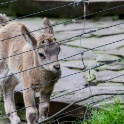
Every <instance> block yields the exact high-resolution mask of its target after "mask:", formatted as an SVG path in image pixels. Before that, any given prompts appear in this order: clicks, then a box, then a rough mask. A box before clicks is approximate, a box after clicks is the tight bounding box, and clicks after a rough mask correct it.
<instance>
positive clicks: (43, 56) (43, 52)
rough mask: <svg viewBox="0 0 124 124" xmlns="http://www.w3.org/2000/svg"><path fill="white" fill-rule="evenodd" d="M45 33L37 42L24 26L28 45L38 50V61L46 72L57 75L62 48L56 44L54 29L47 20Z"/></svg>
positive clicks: (45, 19)
mask: <svg viewBox="0 0 124 124" xmlns="http://www.w3.org/2000/svg"><path fill="white" fill-rule="evenodd" d="M43 25H44V33H43V34H42V35H41V36H40V37H38V39H37V40H36V39H35V38H34V36H33V34H32V33H28V32H29V30H28V29H27V28H26V27H25V26H24V27H22V31H23V33H24V38H25V40H26V41H27V43H28V44H29V45H30V46H31V47H32V48H33V49H36V48H37V49H36V50H35V52H36V55H37V57H38V61H39V63H40V64H41V65H43V67H44V68H45V69H46V70H49V71H52V72H54V73H57V72H59V71H60V64H59V62H58V54H59V52H60V46H59V44H58V43H57V42H56V38H55V36H54V31H53V28H52V26H51V24H50V22H49V20H48V19H47V18H44V20H43Z"/></svg>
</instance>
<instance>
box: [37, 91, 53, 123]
mask: <svg viewBox="0 0 124 124" xmlns="http://www.w3.org/2000/svg"><path fill="white" fill-rule="evenodd" d="M51 93H52V91H50V92H49V93H45V92H40V104H39V122H41V121H43V120H44V119H45V118H47V117H48V111H49V103H50V96H51Z"/></svg>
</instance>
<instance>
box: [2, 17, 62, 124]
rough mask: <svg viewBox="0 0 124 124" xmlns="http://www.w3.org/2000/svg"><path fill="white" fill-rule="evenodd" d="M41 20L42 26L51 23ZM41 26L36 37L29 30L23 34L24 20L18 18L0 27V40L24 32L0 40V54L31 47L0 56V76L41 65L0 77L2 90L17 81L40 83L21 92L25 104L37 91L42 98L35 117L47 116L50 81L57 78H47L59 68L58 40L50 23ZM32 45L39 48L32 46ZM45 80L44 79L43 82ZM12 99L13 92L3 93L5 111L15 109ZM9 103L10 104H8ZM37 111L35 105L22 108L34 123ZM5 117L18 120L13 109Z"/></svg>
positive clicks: (14, 122) (55, 75)
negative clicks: (41, 29) (40, 31)
mask: <svg viewBox="0 0 124 124" xmlns="http://www.w3.org/2000/svg"><path fill="white" fill-rule="evenodd" d="M43 23H44V27H45V26H51V24H50V22H49V21H48V19H47V18H45V19H44V20H43ZM44 30H45V31H44V34H42V35H41V36H40V37H39V38H37V39H36V38H35V37H34V35H33V34H32V33H30V34H25V33H28V32H30V30H29V29H28V28H27V27H26V26H25V25H24V24H21V23H19V22H12V23H9V24H7V25H5V26H4V27H3V28H1V29H0V40H3V39H6V38H10V37H12V36H15V35H19V34H22V33H24V35H23V36H19V37H16V38H12V39H9V40H5V41H1V42H0V58H4V57H7V56H11V55H14V54H18V53H21V52H25V51H28V50H32V51H30V52H26V53H24V54H20V55H18V56H13V57H10V58H8V59H4V60H1V61H0V77H3V76H7V75H10V74H14V73H17V72H20V71H23V70H27V69H29V68H32V67H36V66H40V65H42V66H40V67H38V68H34V69H31V70H28V71H25V72H22V73H20V74H16V75H14V76H9V77H8V78H3V79H1V80H0V84H1V85H2V86H3V92H4V94H8V93H10V92H12V91H13V90H14V88H15V86H16V85H17V84H18V83H19V82H23V85H24V86H23V87H24V88H28V87H31V86H35V85H36V84H40V85H39V86H38V87H35V88H32V89H29V90H24V92H23V96H24V102H25V106H26V107H28V106H32V105H35V99H34V95H35V92H40V94H41V95H40V102H43V101H45V102H44V103H42V104H40V105H39V121H41V120H42V119H45V118H46V117H47V116H48V109H49V99H50V96H51V93H52V91H53V88H54V84H55V83H56V82H57V80H56V81H52V82H49V81H50V80H54V79H56V78H59V77H60V75H61V71H60V68H59V66H60V65H59V62H57V60H58V54H59V51H60V47H59V44H58V43H56V39H55V37H54V32H53V29H52V27H49V28H47V29H44ZM35 48H39V49H36V50H33V49H35ZM42 54H43V55H45V56H43V55H42ZM47 63H49V64H47ZM45 82H48V83H46V84H43V83H45ZM42 84H43V85H42ZM13 101H14V98H13V95H12V96H10V95H9V96H5V97H4V102H5V110H6V113H10V112H12V111H15V103H14V102H13ZM10 104H11V106H12V107H11V108H10ZM37 113H38V112H37V109H36V107H35V106H33V107H29V108H27V109H26V118H27V122H28V124H34V123H35V121H36V117H37ZM9 119H10V121H11V123H12V124H19V123H21V122H20V119H19V117H18V116H17V113H16V112H15V113H13V114H10V116H9Z"/></svg>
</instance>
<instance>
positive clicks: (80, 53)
mask: <svg viewBox="0 0 124 124" xmlns="http://www.w3.org/2000/svg"><path fill="white" fill-rule="evenodd" d="M9 2H16V0H13V1H8V2H4V3H0V4H6V3H9ZM81 2H83V3H84V8H83V9H82V12H81V15H82V14H83V15H82V16H80V17H76V18H74V19H71V20H67V21H64V22H60V23H57V24H53V25H52V27H53V26H56V25H60V24H65V23H69V22H73V21H75V20H78V19H82V18H83V21H84V23H83V24H82V31H81V33H80V34H78V35H75V36H72V37H68V38H66V39H63V40H60V41H58V42H57V43H59V44H62V43H63V42H64V41H70V40H72V39H75V38H78V39H79V40H80V48H81V47H82V40H83V36H84V35H85V34H91V33H94V32H98V31H101V30H106V29H109V28H112V27H115V26H119V25H122V24H124V22H121V23H117V24H114V25H109V26H105V27H102V28H98V29H94V30H89V31H85V25H86V17H88V16H91V15H94V14H98V13H102V12H105V11H110V10H113V9H117V8H120V7H123V6H124V5H121V6H115V7H112V8H108V9H105V10H101V11H98V12H94V13H90V14H86V12H87V11H86V10H87V6H86V3H87V2H88V1H87V0H81V1H75V2H73V3H70V4H65V5H63V6H58V7H55V8H50V9H47V10H43V11H40V12H35V13H31V14H28V15H25V16H21V17H18V18H14V19H11V20H8V21H5V22H10V21H13V20H17V19H22V18H25V17H29V16H33V15H36V14H39V13H43V12H46V11H52V10H55V9H61V8H64V7H67V6H73V5H77V6H78V4H79V3H81ZM83 11H84V13H83ZM5 22H3V23H5ZM45 28H48V27H45ZM45 28H39V29H37V30H33V31H31V32H28V33H32V32H36V31H38V30H42V29H45ZM26 34H27V33H26ZM23 35H24V33H23V34H19V35H16V36H12V37H9V38H6V39H2V40H1V42H4V41H6V40H10V39H13V38H17V37H20V36H23ZM123 40H124V39H120V40H116V41H113V42H111V43H107V44H104V45H100V46H97V47H94V48H91V49H87V50H85V51H84V50H82V49H80V52H78V53H77V54H73V55H71V56H68V57H65V58H62V59H60V60H58V61H62V60H66V59H68V58H71V57H73V56H77V55H81V58H80V59H81V60H82V64H83V65H84V67H85V69H82V70H81V71H79V72H76V73H73V74H69V75H66V76H63V77H61V78H57V79H54V80H50V81H48V82H44V83H42V84H38V85H34V86H32V87H27V88H25V89H22V90H20V91H14V92H11V93H9V94H4V95H1V96H0V97H4V96H9V95H10V96H11V95H12V94H15V93H16V92H23V91H25V90H29V89H34V88H36V87H38V86H40V85H44V84H47V83H50V82H53V81H55V80H58V79H60V80H61V79H62V78H68V77H69V76H73V75H78V74H79V73H82V72H86V71H87V72H89V76H90V78H91V74H90V71H91V70H93V69H96V68H99V67H101V66H104V65H109V64H112V63H114V62H118V61H121V60H123V58H121V59H117V60H114V61H111V62H106V63H99V64H95V65H94V66H92V67H88V68H87V67H86V65H85V62H84V60H83V55H84V53H86V52H88V51H92V50H94V49H97V48H100V47H104V46H108V45H111V44H114V43H118V42H122V41H123ZM44 47H45V46H44ZM36 49H39V48H35V49H32V50H28V51H25V52H21V53H18V54H14V55H10V56H7V57H4V58H0V60H1V61H2V60H5V59H9V58H12V57H15V56H17V57H18V55H20V54H25V53H27V52H31V51H33V50H36ZM53 62H55V61H52V62H49V63H46V64H42V65H40V66H36V67H31V68H28V69H26V70H22V71H20V72H16V73H13V74H10V75H7V76H3V77H0V79H3V78H7V77H9V76H14V75H17V74H19V73H23V72H25V71H29V70H33V69H35V68H40V67H41V66H43V65H47V64H50V63H53ZM121 76H124V74H121V75H117V76H114V77H112V78H109V79H106V80H105V81H100V82H99V83H106V82H107V81H110V80H112V79H115V78H119V77H121ZM91 83H92V84H94V82H92V81H91ZM95 85H98V82H97V84H95ZM85 88H88V89H89V91H90V96H89V97H86V98H81V99H79V100H77V101H74V102H72V103H70V104H69V105H68V106H66V107H65V108H63V109H62V110H60V111H59V112H57V113H56V114H54V115H52V116H50V117H48V118H47V119H45V120H43V121H41V122H38V123H37V124H41V123H44V122H46V121H49V120H51V119H53V118H56V117H59V118H57V119H56V120H53V121H52V122H50V123H54V122H55V123H59V119H61V118H64V117H67V116H69V115H70V113H71V112H73V111H76V110H78V109H81V108H82V107H83V104H82V106H80V107H79V108H76V109H73V110H71V111H68V112H64V111H65V110H66V109H68V108H69V107H71V106H72V105H74V104H77V103H79V102H82V101H85V100H87V99H91V102H90V103H88V106H87V109H86V111H85V113H84V116H83V117H82V118H83V120H82V121H81V122H86V121H88V120H90V118H86V115H87V112H88V109H89V108H90V107H91V105H93V104H95V103H99V102H101V101H104V100H106V99H110V98H113V97H115V96H117V95H124V92H123V91H122V92H117V93H100V94H93V93H92V89H91V84H88V85H87V86H84V87H82V88H79V89H75V90H73V91H70V92H67V93H65V94H62V95H58V96H55V97H51V99H50V100H53V99H57V98H59V97H65V96H66V95H68V94H72V93H75V92H78V91H80V90H84V89H85ZM102 95H105V96H109V97H106V98H103V99H100V100H95V99H94V97H96V96H102ZM43 102H46V101H43ZM43 102H39V103H36V104H35V105H32V106H36V105H38V104H42V103H43ZM32 106H27V107H24V108H21V109H18V110H16V111H13V112H11V113H7V114H4V115H0V117H4V116H6V115H10V114H12V113H14V112H18V111H23V110H25V109H26V108H30V107H32ZM63 112H64V113H63ZM119 114H121V112H120V113H119ZM118 116H119V115H118ZM115 121H116V118H115V119H114V120H113V122H112V123H114V122H115ZM63 123H65V122H63Z"/></svg>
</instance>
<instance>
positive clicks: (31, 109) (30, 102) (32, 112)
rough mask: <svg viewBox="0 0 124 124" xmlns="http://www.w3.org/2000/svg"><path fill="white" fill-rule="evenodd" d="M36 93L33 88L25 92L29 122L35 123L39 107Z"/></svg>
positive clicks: (29, 123) (30, 123)
mask: <svg viewBox="0 0 124 124" xmlns="http://www.w3.org/2000/svg"><path fill="white" fill-rule="evenodd" d="M34 94H35V93H34V90H33V89H28V90H25V91H24V93H23V95H24V102H25V107H26V118H27V122H28V124H34V123H35V122H36V119H37V109H36V107H35V98H34Z"/></svg>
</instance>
